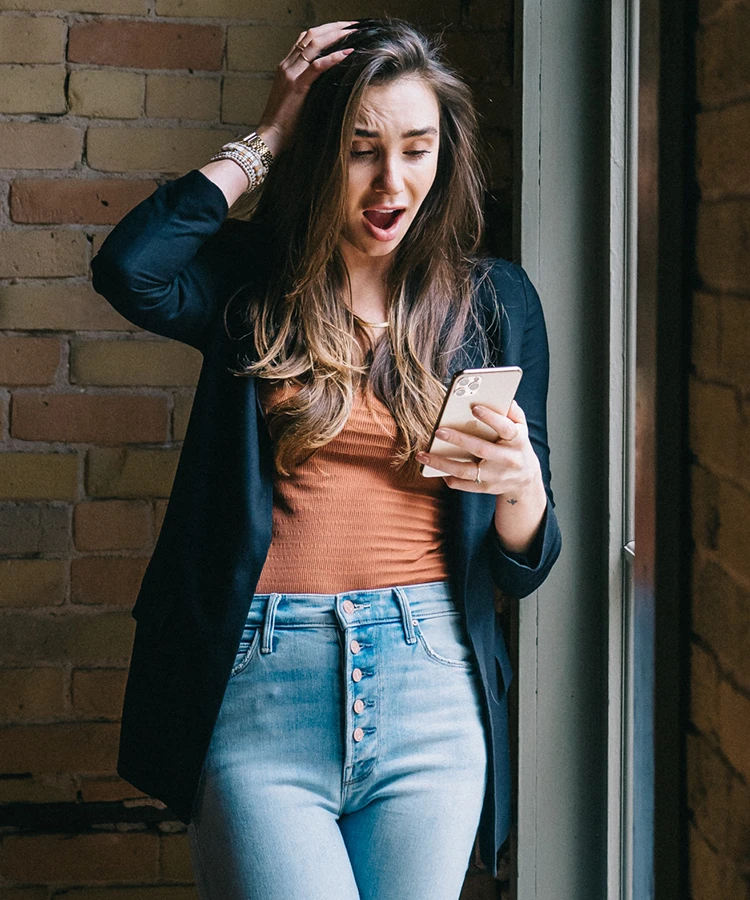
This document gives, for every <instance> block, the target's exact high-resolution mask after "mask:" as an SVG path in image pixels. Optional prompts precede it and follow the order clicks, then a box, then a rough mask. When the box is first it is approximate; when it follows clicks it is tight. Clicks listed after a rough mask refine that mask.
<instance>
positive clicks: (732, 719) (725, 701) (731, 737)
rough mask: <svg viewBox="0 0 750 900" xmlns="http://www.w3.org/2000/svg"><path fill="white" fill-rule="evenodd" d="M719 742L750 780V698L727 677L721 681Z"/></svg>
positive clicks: (746, 778)
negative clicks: (748, 736) (748, 726)
mask: <svg viewBox="0 0 750 900" xmlns="http://www.w3.org/2000/svg"><path fill="white" fill-rule="evenodd" d="M718 718H719V744H720V746H721V749H722V752H723V754H724V756H725V757H726V758H727V760H728V762H729V764H730V765H731V766H733V768H734V769H735V771H736V772H737V773H739V775H740V777H741V779H742V780H743V781H744V782H745V783H747V782H748V781H750V741H748V739H747V723H748V722H750V698H748V697H746V696H745V695H744V694H743V693H742V692H741V691H738V690H737V688H736V687H735V686H734V685H733V684H731V683H730V682H729V681H727V680H726V679H722V680H721V681H720V682H719V716H718Z"/></svg>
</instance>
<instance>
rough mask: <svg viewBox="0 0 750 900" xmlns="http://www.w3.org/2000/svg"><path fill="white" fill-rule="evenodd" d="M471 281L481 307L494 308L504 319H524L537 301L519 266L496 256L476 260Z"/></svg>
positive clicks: (527, 278)
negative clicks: (485, 304) (485, 305)
mask: <svg viewBox="0 0 750 900" xmlns="http://www.w3.org/2000/svg"><path fill="white" fill-rule="evenodd" d="M474 278H475V280H476V284H477V287H478V289H479V291H480V295H483V296H484V298H485V300H484V302H485V303H490V304H491V305H495V306H496V307H498V308H499V309H500V310H502V312H504V313H505V315H506V316H510V317H515V316H518V315H525V314H526V312H527V311H528V309H529V305H530V303H534V302H537V301H538V295H537V293H536V289H535V288H534V286H533V285H532V283H531V281H530V280H529V276H528V275H527V274H526V271H525V269H524V268H523V266H521V265H519V264H518V263H514V262H511V261H510V260H508V259H502V258H501V257H496V256H487V257H483V258H481V259H478V260H476V263H475V268H474Z"/></svg>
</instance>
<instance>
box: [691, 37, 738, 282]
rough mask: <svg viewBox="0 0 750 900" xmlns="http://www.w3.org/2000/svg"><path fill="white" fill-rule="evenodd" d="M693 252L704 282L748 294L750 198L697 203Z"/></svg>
mask: <svg viewBox="0 0 750 900" xmlns="http://www.w3.org/2000/svg"><path fill="white" fill-rule="evenodd" d="M748 56H750V54H748ZM696 255H697V258H698V272H699V274H700V277H701V278H702V279H703V282H704V284H705V285H706V286H708V287H711V288H714V289H718V290H720V291H726V292H727V293H730V294H745V295H747V294H750V198H748V199H737V200H725V201H723V202H722V203H703V204H701V205H700V207H699V210H698V228H697V239H696Z"/></svg>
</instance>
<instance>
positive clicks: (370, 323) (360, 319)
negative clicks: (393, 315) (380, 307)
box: [349, 309, 391, 328]
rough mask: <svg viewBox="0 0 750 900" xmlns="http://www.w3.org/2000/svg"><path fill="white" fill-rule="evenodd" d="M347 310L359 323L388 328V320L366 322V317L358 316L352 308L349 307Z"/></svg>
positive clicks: (370, 326) (371, 326)
mask: <svg viewBox="0 0 750 900" xmlns="http://www.w3.org/2000/svg"><path fill="white" fill-rule="evenodd" d="M349 312H350V313H351V314H352V315H353V316H354V318H355V319H356V320H357V321H358V322H359V323H360V324H361V325H367V326H368V327H369V328H388V327H389V326H390V324H391V323H390V322H368V321H367V320H366V319H363V318H361V317H360V316H358V315H357V314H356V313H355V312H354V311H353V310H351V309H350V310H349Z"/></svg>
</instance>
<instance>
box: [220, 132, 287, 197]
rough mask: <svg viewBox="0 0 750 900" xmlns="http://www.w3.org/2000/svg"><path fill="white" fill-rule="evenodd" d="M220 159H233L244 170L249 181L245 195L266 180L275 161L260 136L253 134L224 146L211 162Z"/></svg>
mask: <svg viewBox="0 0 750 900" xmlns="http://www.w3.org/2000/svg"><path fill="white" fill-rule="evenodd" d="M220 159H231V160H232V161H233V162H235V163H237V165H238V166H239V167H240V168H241V169H242V171H243V172H244V173H245V176H246V177H247V181H248V186H247V189H246V190H245V191H244V193H245V194H249V193H250V192H251V191H254V190H255V189H256V188H257V187H259V186H260V185H261V184H262V183H263V181H264V180H265V178H266V175H268V169H269V166H270V164H271V162H272V161H273V154H272V153H271V151H270V150H269V149H268V147H267V146H266V144H265V142H264V141H263V139H262V138H261V137H260V135H258V134H256V133H255V132H253V133H252V134H249V135H247V137H244V138H242V139H240V140H238V141H230V142H229V143H228V144H224V146H223V147H222V148H221V150H220V151H219V152H218V153H216V154H215V155H214V156H212V157H211V162H216V161H217V160H220Z"/></svg>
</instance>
